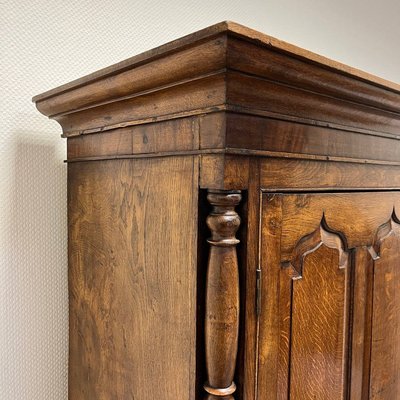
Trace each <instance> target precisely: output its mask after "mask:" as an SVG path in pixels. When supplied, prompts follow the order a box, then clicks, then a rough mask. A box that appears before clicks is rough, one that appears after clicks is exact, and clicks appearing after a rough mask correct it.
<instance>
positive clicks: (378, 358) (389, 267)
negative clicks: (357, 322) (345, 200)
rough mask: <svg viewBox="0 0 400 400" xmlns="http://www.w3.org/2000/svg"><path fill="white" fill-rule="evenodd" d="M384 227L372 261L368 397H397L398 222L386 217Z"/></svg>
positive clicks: (387, 399) (399, 336)
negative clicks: (374, 258)
mask: <svg viewBox="0 0 400 400" xmlns="http://www.w3.org/2000/svg"><path fill="white" fill-rule="evenodd" d="M384 228H385V229H384V230H386V232H384V234H383V235H379V233H378V238H377V241H378V243H377V244H378V245H379V253H378V254H379V258H377V259H376V260H375V261H374V280H373V316H372V340H371V342H372V348H371V377H370V399H371V400H391V399H397V398H399V397H400V263H399V253H400V225H399V224H398V223H396V222H394V221H393V220H390V221H389V222H388V223H387V224H386V227H384ZM379 236H380V237H379Z"/></svg>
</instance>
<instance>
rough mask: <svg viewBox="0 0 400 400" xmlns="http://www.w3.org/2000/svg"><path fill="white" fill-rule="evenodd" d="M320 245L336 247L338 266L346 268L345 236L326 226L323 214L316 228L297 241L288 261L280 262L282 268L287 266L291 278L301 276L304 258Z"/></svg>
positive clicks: (299, 277)
mask: <svg viewBox="0 0 400 400" xmlns="http://www.w3.org/2000/svg"><path fill="white" fill-rule="evenodd" d="M322 245H325V246H326V247H329V248H331V249H337V250H338V252H339V268H341V269H342V268H346V266H347V262H348V253H347V244H346V241H345V238H344V237H343V235H341V234H340V233H338V232H334V231H332V230H331V229H330V228H329V227H328V225H327V223H326V220H325V216H324V215H323V216H322V219H321V222H320V224H319V226H318V228H317V229H316V230H315V231H314V232H312V233H310V234H309V235H306V236H304V237H302V238H301V239H300V240H299V241H298V243H297V245H296V246H295V248H294V250H293V252H292V257H291V259H290V261H289V262H286V263H282V264H283V267H284V268H288V271H289V274H290V276H291V278H292V279H293V280H297V279H301V278H302V275H303V263H304V258H305V257H306V256H307V255H308V254H310V253H313V252H314V251H316V250H318V249H319V248H320V247H321V246H322Z"/></svg>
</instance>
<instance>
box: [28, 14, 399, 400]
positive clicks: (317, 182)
mask: <svg viewBox="0 0 400 400" xmlns="http://www.w3.org/2000/svg"><path fill="white" fill-rule="evenodd" d="M34 101H35V102H36V106H37V108H38V109H39V111H41V112H42V113H43V114H45V115H47V116H50V117H51V118H53V119H55V120H56V121H58V122H59V123H60V125H61V126H62V129H63V136H64V137H66V138H67V141H68V160H67V162H68V210H69V226H68V229H69V302H70V349H69V354H70V357H69V398H70V399H71V400H93V399H96V400H132V399H135V400H154V399H163V400H176V399H188V400H200V399H202V400H204V399H206V400H218V399H221V400H289V399H290V400H308V399H310V400H311V399H318V400H397V399H400V220H399V218H400V140H399V139H400V86H399V85H397V84H394V83H391V82H387V81H385V80H383V79H380V78H377V77H374V76H371V75H369V74H366V73H364V72H361V71H358V70H355V69H352V68H349V67H347V66H344V65H341V64H339V63H335V62H333V61H331V60H327V59H325V58H323V57H320V56H318V55H315V54H312V53H310V52H307V51H305V50H302V49H299V48H297V47H295V46H291V45H289V44H287V43H284V42H281V41H279V40H277V39H274V38H271V37H269V36H266V35H264V34H261V33H259V32H255V31H252V30H251V29H248V28H245V27H242V26H240V25H237V24H235V23H231V22H224V23H220V24H217V25H214V26H212V27H209V28H207V29H204V30H202V31H199V32H196V33H194V34H191V35H189V36H186V37H184V38H182V39H179V40H177V41H174V42H171V43H168V44H166V45H164V46H161V47H159V48H156V49H154V50H151V51H149V52H146V53H143V54H141V55H139V56H136V57H133V58H131V59H128V60H126V61H124V62H122V63H119V64H116V65H114V66H112V67H109V68H106V69H104V70H101V71H98V72H96V73H94V74H92V75H89V76H87V77H84V78H81V79H78V80H77V81H74V82H71V83H69V84H66V85H64V86H61V87H60V88H56V89H53V90H51V91H49V92H46V93H44V94H42V95H39V96H36V97H35V98H34Z"/></svg>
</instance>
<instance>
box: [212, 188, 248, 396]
mask: <svg viewBox="0 0 400 400" xmlns="http://www.w3.org/2000/svg"><path fill="white" fill-rule="evenodd" d="M207 199H208V201H209V203H210V204H211V205H212V206H213V209H212V211H211V213H210V215H209V216H208V218H207V225H208V227H209V228H210V230H211V238H210V239H208V243H209V244H210V254H209V259H208V271H207V284H206V285H207V286H206V319H205V346H206V367H207V376H208V381H207V382H206V383H205V384H204V389H205V391H206V393H207V395H206V397H205V399H206V400H216V399H221V397H223V398H224V400H233V399H234V397H233V395H232V394H233V393H234V392H235V390H236V385H235V383H234V382H233V377H234V374H235V365H236V356H237V348H238V333H239V270H238V262H237V254H236V245H237V244H238V243H239V240H238V239H236V237H235V234H236V231H237V230H238V228H239V225H240V218H239V215H238V214H237V213H236V211H235V206H236V205H238V204H239V202H240V200H241V195H240V191H221V190H209V191H208V196H207Z"/></svg>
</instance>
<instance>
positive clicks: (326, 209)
mask: <svg viewBox="0 0 400 400" xmlns="http://www.w3.org/2000/svg"><path fill="white" fill-rule="evenodd" d="M399 202H400V193H398V192H370V193H368V192H357V193H349V192H347V193H336V194H335V193H305V194H279V193H277V194H275V193H274V194H264V195H263V198H262V224H261V226H262V234H261V236H262V239H261V240H262V242H261V243H262V244H261V270H262V273H263V279H262V284H263V286H264V289H263V290H262V295H264V303H265V304H264V306H263V307H262V308H261V309H262V312H261V315H260V317H261V319H260V322H261V326H260V353H259V354H260V357H261V360H262V362H261V363H260V366H259V383H260V384H259V397H260V398H265V399H272V398H273V399H276V398H279V399H286V398H287V397H288V396H289V398H291V399H292V398H293V399H308V398H313V396H314V397H315V398H320V399H332V400H336V399H348V398H350V399H367V398H371V399H395V398H397V397H398V396H399V395H400V392H399V388H400V382H399V380H398V376H399V367H400V364H399V363H400V351H399V328H400V302H399V300H396V297H398V294H396V293H397V292H398V290H399V289H400V279H399V266H400V261H399V259H398V257H399V254H398V250H399V247H398V246H399V244H400V241H399V240H400V236H399V233H400V230H399V228H400V225H399V223H398V222H399V221H398V220H397V217H396V215H395V214H394V211H393V210H394V208H397V209H398V208H399V206H400V203H399ZM278 216H279V217H278ZM271 343H272V344H273V345H272V346H271ZM271 366H273V367H272V368H271ZM271 388H274V390H273V394H272V393H271V391H270V389H271ZM275 393H277V395H276V394H275ZM288 393H289V395H288Z"/></svg>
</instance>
